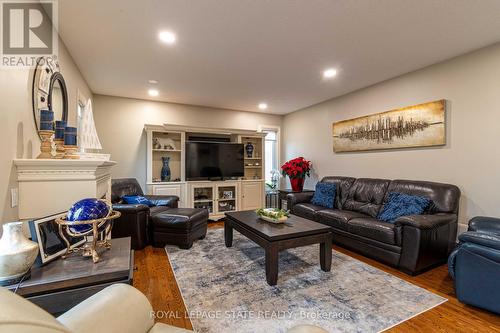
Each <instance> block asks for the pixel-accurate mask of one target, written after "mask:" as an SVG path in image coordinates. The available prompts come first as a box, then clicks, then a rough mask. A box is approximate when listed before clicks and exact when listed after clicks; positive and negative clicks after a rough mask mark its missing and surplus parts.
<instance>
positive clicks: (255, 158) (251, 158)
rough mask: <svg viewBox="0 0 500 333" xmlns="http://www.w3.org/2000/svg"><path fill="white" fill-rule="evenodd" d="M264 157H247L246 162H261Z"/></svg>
mask: <svg viewBox="0 0 500 333" xmlns="http://www.w3.org/2000/svg"><path fill="white" fill-rule="evenodd" d="M261 159H262V157H245V160H261Z"/></svg>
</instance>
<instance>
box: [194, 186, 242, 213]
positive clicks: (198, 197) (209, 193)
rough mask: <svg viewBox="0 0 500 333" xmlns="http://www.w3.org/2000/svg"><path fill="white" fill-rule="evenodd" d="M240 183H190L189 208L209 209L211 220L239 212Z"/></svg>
mask: <svg viewBox="0 0 500 333" xmlns="http://www.w3.org/2000/svg"><path fill="white" fill-rule="evenodd" d="M239 191H240V182H239V181H214V182H211V181H203V182H188V201H189V202H188V207H193V208H205V209H208V212H209V213H210V218H211V219H219V218H222V217H224V213H227V212H234V211H237V210H239V205H240V203H239V201H240V200H239V198H240V194H239V193H240V192H239Z"/></svg>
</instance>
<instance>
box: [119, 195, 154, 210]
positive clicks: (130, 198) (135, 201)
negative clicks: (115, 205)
mask: <svg viewBox="0 0 500 333" xmlns="http://www.w3.org/2000/svg"><path fill="white" fill-rule="evenodd" d="M122 200H123V202H124V203H126V204H129V205H148V206H149V207H153V206H154V205H155V204H154V203H153V202H151V200H149V199H147V198H144V197H142V196H140V195H124V196H123V197H122Z"/></svg>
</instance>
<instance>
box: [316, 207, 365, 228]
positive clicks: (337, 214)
mask: <svg viewBox="0 0 500 333" xmlns="http://www.w3.org/2000/svg"><path fill="white" fill-rule="evenodd" d="M356 217H368V216H367V215H365V214H362V213H358V212H352V211H350V210H340V209H325V210H320V211H319V212H317V220H318V222H321V223H323V224H326V225H329V226H330V227H333V228H337V229H341V230H344V231H347V222H348V221H349V220H352V219H353V218H356Z"/></svg>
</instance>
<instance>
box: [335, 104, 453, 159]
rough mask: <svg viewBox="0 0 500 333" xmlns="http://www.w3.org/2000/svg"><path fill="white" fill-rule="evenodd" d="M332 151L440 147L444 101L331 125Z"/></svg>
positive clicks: (443, 139) (444, 140) (444, 124)
mask: <svg viewBox="0 0 500 333" xmlns="http://www.w3.org/2000/svg"><path fill="white" fill-rule="evenodd" d="M332 135H333V151H334V152H336V153H339V152H354V151H367V150H377V149H393V148H412V147H429V146H442V145H445V144H446V101H445V100H444V99H443V100H439V101H434V102H428V103H423V104H418V105H413V106H407V107H404V108H400V109H396V110H391V111H386V112H381V113H376V114H372V115H368V116H363V117H359V118H354V119H349V120H342V121H338V122H334V123H333V124H332Z"/></svg>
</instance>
